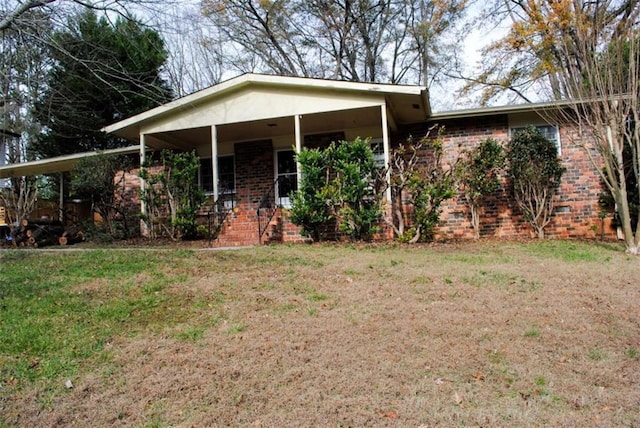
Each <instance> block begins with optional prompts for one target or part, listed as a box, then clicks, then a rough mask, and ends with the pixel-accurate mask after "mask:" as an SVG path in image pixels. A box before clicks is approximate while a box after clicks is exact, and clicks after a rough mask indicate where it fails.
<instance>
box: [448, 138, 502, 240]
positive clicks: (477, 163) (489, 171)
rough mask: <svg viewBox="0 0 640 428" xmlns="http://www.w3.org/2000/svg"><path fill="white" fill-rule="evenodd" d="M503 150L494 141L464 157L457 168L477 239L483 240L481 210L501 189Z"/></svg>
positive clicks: (480, 145)
mask: <svg viewBox="0 0 640 428" xmlns="http://www.w3.org/2000/svg"><path fill="white" fill-rule="evenodd" d="M504 161H505V155H504V149H503V148H502V146H501V145H500V143H498V142H497V141H496V140H494V139H493V138H486V139H484V140H482V141H481V142H480V144H479V145H477V146H475V147H473V148H472V149H470V150H465V151H463V152H462V153H461V156H460V159H459V161H458V163H457V166H456V179H457V182H458V187H459V188H460V191H461V193H462V195H463V196H464V199H465V201H466V202H467V205H468V206H469V211H470V213H471V225H472V226H473V235H474V239H479V238H480V210H481V209H482V202H483V200H484V198H485V197H486V196H487V195H489V194H491V193H492V192H495V191H496V190H497V189H498V188H499V187H500V177H499V175H500V171H501V170H502V168H503V166H504Z"/></svg>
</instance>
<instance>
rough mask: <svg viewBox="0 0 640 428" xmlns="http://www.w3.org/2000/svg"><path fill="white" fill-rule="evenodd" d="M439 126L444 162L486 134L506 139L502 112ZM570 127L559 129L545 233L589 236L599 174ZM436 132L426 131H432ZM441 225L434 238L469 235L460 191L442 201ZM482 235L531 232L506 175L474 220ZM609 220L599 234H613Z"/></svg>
mask: <svg viewBox="0 0 640 428" xmlns="http://www.w3.org/2000/svg"><path fill="white" fill-rule="evenodd" d="M432 125H433V123H426V124H424V125H420V126H414V127H410V128H407V129H406V131H405V133H404V134H402V135H400V136H398V140H397V142H400V141H403V140H404V139H406V137H407V136H408V135H412V136H413V137H414V138H421V137H423V136H424V135H426V133H427V130H428V129H429V127H430V126H432ZM438 125H442V126H444V132H443V134H442V135H441V137H442V139H443V142H444V151H445V156H444V164H445V165H450V164H453V162H455V159H456V158H457V156H458V155H459V154H460V152H461V151H462V150H464V149H470V148H472V147H474V146H475V145H477V144H479V143H480V141H482V140H484V139H485V138H487V137H492V138H494V139H496V140H497V141H499V142H501V143H503V144H506V143H507V142H508V140H509V126H508V119H507V116H506V115H495V116H486V117H480V118H476V119H468V118H466V119H453V120H446V121H441V122H439V123H438ZM574 131H575V130H572V129H568V128H566V127H561V128H560V141H561V144H562V154H561V159H562V163H563V165H564V167H565V168H566V169H567V170H566V172H565V174H564V175H563V177H562V183H561V186H560V189H559V192H558V195H557V196H556V200H555V202H556V204H555V206H556V210H555V213H554V215H553V219H552V220H551V223H550V224H549V225H548V226H547V227H546V229H545V234H546V236H548V237H552V238H593V237H596V236H599V234H600V228H601V225H602V221H601V220H600V218H599V217H598V214H599V212H600V208H599V206H598V195H599V193H600V192H601V187H600V179H599V176H598V172H597V170H596V169H595V168H594V167H593V165H592V163H591V161H590V160H589V158H588V156H587V154H586V153H585V151H584V149H583V148H581V147H580V144H579V141H578V139H577V138H578V136H577V133H576V132H574ZM435 135H436V131H435V130H433V131H431V136H435ZM441 219H442V224H441V225H440V227H438V228H437V230H436V236H437V237H438V238H465V239H466V238H472V237H473V229H472V226H471V215H470V213H469V209H468V207H467V205H466V203H465V201H464V199H463V198H462V197H460V196H458V197H456V198H454V199H452V200H450V201H447V203H445V205H444V206H443V211H442V216H441ZM480 222H481V224H480V228H481V231H480V233H481V236H483V237H508V238H515V237H531V236H533V231H532V229H531V227H530V226H529V225H528V223H527V222H526V221H524V219H523V217H522V214H521V213H520V212H519V209H518V208H517V207H516V205H515V201H514V200H513V198H512V196H511V194H510V189H509V188H508V184H507V182H506V179H504V177H503V182H502V185H501V187H500V188H499V189H498V190H497V191H496V192H494V193H493V194H491V195H489V196H488V197H487V198H486V200H485V203H484V207H483V211H482V214H481V219H480ZM610 223H611V219H610V218H608V219H606V220H605V224H604V230H605V236H606V237H609V238H613V237H615V231H614V230H613V229H611V227H610Z"/></svg>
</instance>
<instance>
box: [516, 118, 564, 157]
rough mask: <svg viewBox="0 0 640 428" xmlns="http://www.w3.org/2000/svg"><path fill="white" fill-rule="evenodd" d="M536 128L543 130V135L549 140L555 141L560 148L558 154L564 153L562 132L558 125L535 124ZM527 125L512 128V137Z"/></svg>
mask: <svg viewBox="0 0 640 428" xmlns="http://www.w3.org/2000/svg"><path fill="white" fill-rule="evenodd" d="M533 127H534V128H536V129H538V130H539V131H540V132H542V135H544V136H545V138H547V139H548V140H549V141H551V142H553V143H554V144H555V145H556V147H557V148H558V155H561V154H562V146H561V145H560V132H559V131H558V127H557V126H555V125H533ZM526 128H527V127H526V126H517V127H512V128H511V130H510V131H511V138H513V137H514V135H516V134H517V133H518V132H519V131H524V130H525V129H526Z"/></svg>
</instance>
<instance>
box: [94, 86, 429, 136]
mask: <svg viewBox="0 0 640 428" xmlns="http://www.w3.org/2000/svg"><path fill="white" fill-rule="evenodd" d="M243 90H246V91H251V90H254V91H256V94H257V95H258V96H257V97H256V98H260V95H261V94H265V93H268V91H271V93H278V92H281V93H283V94H290V95H291V96H295V100H293V102H295V103H299V104H302V103H300V102H299V101H300V99H301V98H307V99H308V100H313V99H314V98H315V97H325V98H324V99H326V97H327V96H329V95H330V97H333V98H335V99H336V100H339V99H344V100H350V99H360V100H362V99H363V98H372V99H374V98H375V99H378V100H382V101H381V103H382V104H385V105H387V107H388V111H389V114H390V115H391V116H392V119H393V120H395V121H396V122H397V123H416V122H421V121H425V120H427V119H428V117H429V116H430V114H431V109H430V105H429V97H428V92H427V89H426V88H425V87H421V86H410V85H390V84H378V83H361V82H344V81H338V80H327V79H312V78H303V77H288V76H273V75H263V74H243V75H241V76H238V77H235V78H233V79H230V80H227V81H225V82H222V83H219V84H217V85H214V86H211V87H209V88H206V89H203V90H201V91H198V92H195V93H193V94H191V95H187V96H185V97H182V98H180V99H177V100H175V101H172V102H169V103H167V104H164V105H161V106H159V107H156V108H154V109H151V110H148V111H145V112H143V113H140V114H138V115H135V116H132V117H130V118H128V119H124V120H122V121H120V122H117V123H114V124H112V125H109V126H107V127H105V128H103V131H104V132H107V133H112V134H115V135H118V136H121V137H124V138H127V139H129V140H130V141H136V139H137V138H138V137H139V134H140V132H144V131H143V130H144V129H147V128H148V127H149V126H150V125H151V124H154V123H158V122H160V121H168V120H171V119H170V118H172V117H178V116H180V115H183V117H184V115H185V114H187V113H188V112H196V111H198V109H199V108H202V109H204V106H206V105H209V104H212V103H215V102H217V101H218V100H222V99H227V98H233V97H234V96H236V97H238V98H241V96H242V93H243ZM236 94H238V95H236ZM264 98H268V96H265V97H264ZM270 101H271V100H269V99H263V100H258V99H257V100H256V102H263V103H265V105H266V106H267V107H269V102H270ZM309 104H310V103H307V104H306V105H309ZM336 104H337V105H338V104H339V101H338V102H336ZM270 107H272V109H273V117H279V116H282V111H281V110H282V109H280V110H278V109H277V108H274V107H278V106H277V105H273V104H272V105H271V106H270ZM295 108H296V107H291V110H292V111H294V110H295ZM269 113H270V112H269V111H268V112H267V115H266V116H264V117H256V120H264V119H267V118H268V114H269ZM304 113H307V114H308V113H310V111H306V112H305V111H302V110H301V111H299V112H296V113H294V114H304ZM315 113H321V111H317V112H315ZM208 120H211V123H210V125H225V124H230V123H238V122H243V121H246V120H247V118H246V117H243V118H242V119H236V118H234V117H224V118H222V117H214V116H211V117H209V118H208ZM201 125H202V123H200V124H198V126H201ZM180 127H182V128H184V124H178V123H176V127H175V129H180ZM164 130H165V131H166V130H167V129H164Z"/></svg>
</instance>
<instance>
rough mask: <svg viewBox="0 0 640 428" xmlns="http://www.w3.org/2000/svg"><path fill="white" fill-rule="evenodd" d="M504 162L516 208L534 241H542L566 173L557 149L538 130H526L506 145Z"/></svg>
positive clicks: (531, 127) (529, 128) (529, 127)
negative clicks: (522, 216)
mask: <svg viewBox="0 0 640 428" xmlns="http://www.w3.org/2000/svg"><path fill="white" fill-rule="evenodd" d="M507 160H508V176H509V178H510V180H511V186H512V189H513V196H514V199H515V201H516V204H517V205H518V207H519V208H520V210H521V211H522V213H523V215H524V218H525V220H527V222H529V224H530V225H531V227H532V228H533V230H534V232H535V233H536V235H537V237H538V238H540V239H542V238H544V228H545V227H546V226H547V225H548V224H549V222H550V221H551V217H552V214H553V198H554V196H555V194H556V192H557V191H558V188H559V187H560V180H561V178H562V174H564V171H565V168H564V167H563V166H562V164H561V161H560V159H559V158H558V149H557V147H556V145H555V144H554V143H553V142H552V141H550V140H549V139H548V138H546V137H545V136H544V135H543V134H542V132H540V130H539V129H537V128H535V127H534V126H528V127H527V128H525V129H524V130H521V131H519V132H517V133H516V134H515V136H514V137H513V138H512V139H511V141H510V142H509V145H508V148H507Z"/></svg>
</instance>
